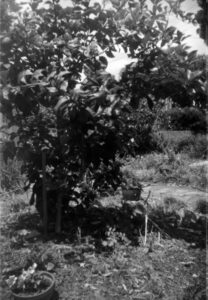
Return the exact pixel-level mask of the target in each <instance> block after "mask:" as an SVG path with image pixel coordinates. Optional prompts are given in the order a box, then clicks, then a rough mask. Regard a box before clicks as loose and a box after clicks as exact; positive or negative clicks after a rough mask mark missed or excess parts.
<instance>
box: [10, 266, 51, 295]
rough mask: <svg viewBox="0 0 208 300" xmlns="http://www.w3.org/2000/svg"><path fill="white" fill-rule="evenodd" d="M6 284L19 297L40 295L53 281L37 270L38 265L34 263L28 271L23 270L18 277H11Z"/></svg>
mask: <svg viewBox="0 0 208 300" xmlns="http://www.w3.org/2000/svg"><path fill="white" fill-rule="evenodd" d="M6 282H7V284H8V286H9V287H10V289H11V291H12V292H13V293H15V294H18V295H19V294H22V295H23V294H24V295H33V294H39V293H41V292H42V291H44V290H46V289H47V288H48V287H49V286H50V284H51V281H50V280H49V279H48V278H47V277H45V276H44V275H43V274H42V273H41V272H39V271H38V270H37V264H36V263H33V265H32V266H30V267H29V268H28V269H27V270H24V269H23V270H22V273H21V274H20V275H18V276H16V275H11V276H9V278H8V279H7V280H6Z"/></svg>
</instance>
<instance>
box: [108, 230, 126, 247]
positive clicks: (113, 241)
mask: <svg viewBox="0 0 208 300" xmlns="http://www.w3.org/2000/svg"><path fill="white" fill-rule="evenodd" d="M118 244H129V240H128V239H127V237H126V235H125V233H122V232H118V231H116V229H115V228H114V227H109V228H108V229H107V231H106V239H105V240H104V241H102V246H103V247H104V248H108V249H115V247H116V245H118Z"/></svg>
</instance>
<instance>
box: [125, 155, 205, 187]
mask: <svg viewBox="0 0 208 300" xmlns="http://www.w3.org/2000/svg"><path fill="white" fill-rule="evenodd" d="M191 162H193V161H192V160H191V159H190V158H189V157H188V156H187V155H185V154H175V153H174V152H173V151H169V152H168V153H166V154H161V153H160V154H158V153H152V154H148V155H145V156H139V157H137V158H136V159H133V158H131V159H129V158H128V159H127V160H126V164H125V167H124V168H123V174H124V177H127V178H129V177H131V176H133V177H136V178H137V180H138V181H140V182H141V181H146V182H151V181H152V182H174V183H176V184H179V185H190V186H192V187H197V188H200V189H206V187H207V184H208V177H207V170H206V167H205V166H201V167H198V168H194V169H193V168H192V167H191Z"/></svg>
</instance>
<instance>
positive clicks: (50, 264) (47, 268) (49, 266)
mask: <svg viewBox="0 0 208 300" xmlns="http://www.w3.org/2000/svg"><path fill="white" fill-rule="evenodd" d="M54 268H55V265H54V264H53V263H51V262H49V263H47V265H46V270H47V271H52V270H53V269H54Z"/></svg>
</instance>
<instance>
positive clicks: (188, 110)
mask: <svg viewBox="0 0 208 300" xmlns="http://www.w3.org/2000/svg"><path fill="white" fill-rule="evenodd" d="M160 126H161V128H163V129H171V130H191V131H193V132H194V133H205V132H206V131H207V120H206V113H205V112H203V111H201V110H199V109H197V108H194V107H185V108H172V109H171V110H169V111H166V112H164V113H163V116H162V118H161V124H160Z"/></svg>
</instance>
